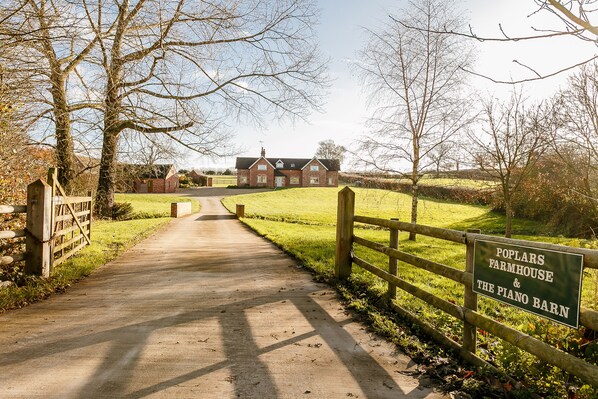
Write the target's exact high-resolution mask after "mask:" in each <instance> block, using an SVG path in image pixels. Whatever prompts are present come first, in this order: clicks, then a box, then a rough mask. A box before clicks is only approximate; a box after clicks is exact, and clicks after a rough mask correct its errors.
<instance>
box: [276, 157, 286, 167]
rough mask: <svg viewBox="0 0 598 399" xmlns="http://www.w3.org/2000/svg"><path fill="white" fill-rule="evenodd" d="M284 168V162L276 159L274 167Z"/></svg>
mask: <svg viewBox="0 0 598 399" xmlns="http://www.w3.org/2000/svg"><path fill="white" fill-rule="evenodd" d="M282 168H284V162H282V161H281V160H280V159H279V160H278V161H276V169H282Z"/></svg>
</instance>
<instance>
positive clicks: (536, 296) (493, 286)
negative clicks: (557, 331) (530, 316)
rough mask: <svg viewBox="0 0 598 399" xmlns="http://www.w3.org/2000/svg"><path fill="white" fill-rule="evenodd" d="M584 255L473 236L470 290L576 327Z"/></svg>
mask: <svg viewBox="0 0 598 399" xmlns="http://www.w3.org/2000/svg"><path fill="white" fill-rule="evenodd" d="M582 270H583V255H578V254H571V253H566V252H558V251H552V250H546V249H540V248H532V247H525V246H519V245H511V244H503V243H499V242H493V241H485V240H476V241H475V249H474V269H473V291H474V292H477V293H478V294H481V295H484V296H487V297H490V298H493V299H496V300H497V301H500V302H504V303H507V304H509V305H513V306H515V307H517V308H520V309H523V310H525V311H528V312H530V313H534V314H536V315H538V316H542V317H545V318H548V319H551V320H554V321H556V322H558V323H561V324H564V325H566V326H569V327H573V328H578V327H579V302H580V296H581V280H582Z"/></svg>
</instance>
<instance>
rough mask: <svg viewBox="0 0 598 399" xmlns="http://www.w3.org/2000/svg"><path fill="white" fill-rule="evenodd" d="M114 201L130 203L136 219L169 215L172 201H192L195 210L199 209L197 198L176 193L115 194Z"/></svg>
mask: <svg viewBox="0 0 598 399" xmlns="http://www.w3.org/2000/svg"><path fill="white" fill-rule="evenodd" d="M114 202H128V203H130V204H131V205H132V206H133V211H134V214H133V218H134V219H146V218H157V217H168V216H170V204H171V203H172V202H191V203H192V209H193V212H198V211H199V202H198V201H197V200H194V199H191V198H188V197H181V196H179V195H175V194H115V196H114Z"/></svg>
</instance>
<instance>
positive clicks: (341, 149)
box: [315, 140, 347, 165]
mask: <svg viewBox="0 0 598 399" xmlns="http://www.w3.org/2000/svg"><path fill="white" fill-rule="evenodd" d="M346 152H347V149H346V148H345V146H342V145H340V144H335V142H334V140H323V141H320V142H319V143H318V149H317V150H316V154H315V156H316V158H324V159H336V160H338V163H339V165H340V164H341V163H343V161H344V160H345V154H346Z"/></svg>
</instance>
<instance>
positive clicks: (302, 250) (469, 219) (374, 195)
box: [223, 188, 598, 397]
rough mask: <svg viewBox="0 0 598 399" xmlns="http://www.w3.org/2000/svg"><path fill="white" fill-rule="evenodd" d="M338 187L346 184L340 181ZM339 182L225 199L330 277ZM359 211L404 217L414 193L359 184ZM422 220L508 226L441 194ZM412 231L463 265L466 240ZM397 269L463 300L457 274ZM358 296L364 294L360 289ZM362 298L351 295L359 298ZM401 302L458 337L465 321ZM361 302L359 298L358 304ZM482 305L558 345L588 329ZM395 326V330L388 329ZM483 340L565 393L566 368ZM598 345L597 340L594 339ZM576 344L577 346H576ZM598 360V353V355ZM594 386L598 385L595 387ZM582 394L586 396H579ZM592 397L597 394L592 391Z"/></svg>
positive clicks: (365, 233) (591, 276) (500, 360)
mask: <svg viewBox="0 0 598 399" xmlns="http://www.w3.org/2000/svg"><path fill="white" fill-rule="evenodd" d="M339 189H340V188H339ZM339 189H337V188H317V189H314V188H305V189H301V188H299V189H288V190H279V191H274V192H268V193H258V194H247V195H240V196H236V197H229V198H225V199H224V200H223V203H224V205H225V206H226V207H227V208H228V209H229V210H231V211H234V207H235V204H237V203H242V204H244V205H245V215H246V217H245V219H244V220H243V221H244V223H246V224H248V225H249V226H250V227H251V228H253V229H254V230H256V231H257V232H258V233H259V234H261V235H264V236H265V237H267V238H268V239H270V240H271V241H273V242H274V243H276V244H277V245H278V246H280V247H281V248H282V249H284V250H285V251H286V252H288V253H290V254H292V255H293V256H295V257H296V258H297V259H298V260H300V261H301V262H302V263H304V264H305V265H306V266H308V267H309V268H311V269H312V270H314V271H315V272H316V273H317V274H319V275H321V276H324V277H325V278H332V277H333V271H334V257H335V231H336V230H335V223H336V201H337V192H338V190H339ZM354 191H355V193H356V214H359V215H364V216H374V217H381V218H391V217H398V218H399V219H400V220H407V221H408V220H409V219H408V216H409V212H410V207H411V198H410V196H408V195H405V194H400V193H395V192H388V191H383V190H377V189H363V188H355V189H354ZM418 221H419V223H421V224H426V225H432V226H436V227H443V228H451V229H457V230H466V229H469V228H479V229H481V230H482V232H483V233H490V234H501V232H502V231H503V230H504V227H503V223H504V217H503V216H502V215H499V214H497V213H494V212H491V211H490V209H489V208H488V207H483V206H471V205H461V204H452V203H446V202H441V201H434V200H429V199H424V200H421V201H420V208H419V218H418ZM514 230H515V231H516V232H517V233H518V234H519V236H518V238H524V239H536V240H537V239H542V240H543V241H549V242H553V243H559V244H564V245H574V246H593V245H595V243H594V242H589V241H583V240H576V239H567V238H563V237H549V236H542V237H538V235H542V234H548V233H549V232H548V231H546V230H545V226H544V225H542V224H539V223H535V222H532V221H528V220H521V219H516V220H515V221H514ZM355 234H356V235H358V236H361V237H363V238H366V239H369V240H372V241H377V242H381V243H384V244H388V231H385V230H379V229H371V228H368V229H365V228H362V227H360V226H356V229H355ZM407 237H408V236H407V234H406V233H401V235H400V246H401V249H402V250H404V251H406V252H410V253H413V254H416V255H418V256H421V257H424V258H426V259H430V260H433V261H436V262H439V263H443V264H446V265H449V266H453V267H456V268H459V269H462V270H463V269H464V267H465V247H464V246H463V245H461V244H455V243H450V242H446V241H441V240H437V239H432V238H428V237H424V236H421V235H420V236H419V237H418V240H417V241H416V242H412V241H409V240H408V239H407ZM355 253H356V255H357V256H359V257H362V258H364V259H366V260H368V261H370V262H372V263H374V264H376V265H378V266H379V267H382V268H387V264H388V258H386V257H385V256H384V255H381V254H379V253H377V252H373V251H371V250H368V249H365V248H362V247H360V246H356V248H355ZM353 271H354V274H353V275H352V278H351V284H352V285H353V286H360V287H363V286H365V285H367V286H368V287H369V288H368V289H367V290H368V291H369V292H370V294H371V296H372V297H374V298H379V297H382V296H383V294H384V292H385V291H386V287H387V285H386V283H385V282H383V281H382V280H381V279H378V278H377V277H375V276H373V275H371V274H369V273H368V272H365V271H363V270H361V269H360V268H359V267H357V266H355V265H354V266H353ZM399 276H400V277H401V278H403V279H405V280H407V281H409V282H410V283H412V284H414V285H417V286H419V287H420V288H423V289H425V290H426V291H428V292H430V293H432V294H434V295H436V296H439V297H441V298H443V299H445V300H448V301H451V302H455V303H458V304H459V303H463V287H462V286H461V285H459V284H457V283H454V282H452V281H451V280H448V279H445V278H443V277H440V276H437V275H434V274H432V273H429V272H426V271H423V270H421V269H418V268H416V267H414V266H411V265H408V264H403V263H401V264H400V265H399ZM354 295H355V297H356V298H361V297H362V296H363V295H362V294H359V293H354ZM597 298H598V276H597V275H596V273H595V271H592V272H591V273H587V275H586V276H585V279H584V290H583V299H582V305H583V306H585V307H590V308H594V309H596V308H598V306H597ZM361 300H362V299H358V300H356V301H353V302H354V303H357V302H359V301H361ZM397 302H398V303H400V304H401V305H402V306H404V307H406V308H408V309H409V310H410V311H411V312H412V313H414V314H417V315H418V316H419V317H421V318H423V319H424V320H426V321H428V322H429V323H431V324H433V325H434V326H435V327H436V328H437V329H438V330H440V331H442V332H443V333H444V334H445V335H446V336H448V337H451V338H453V339H455V340H457V341H460V339H461V338H460V337H461V335H462V323H461V322H460V321H458V320H456V319H453V318H452V317H450V316H448V315H446V314H444V313H442V312H441V311H438V310H436V309H434V308H432V307H431V306H429V305H427V304H426V303H424V302H423V301H421V300H419V299H416V298H414V297H412V296H411V295H409V294H406V293H403V292H402V291H400V290H399V294H398V296H397ZM358 306H361V305H358ZM479 309H480V312H481V313H483V314H486V315H488V316H490V317H492V318H494V319H496V320H498V321H500V322H503V323H505V324H507V325H510V326H512V327H514V328H518V329H520V330H522V331H524V332H525V333H527V334H530V335H534V336H536V337H538V338H541V339H544V340H545V341H548V342H550V343H551V344H553V345H560V346H561V347H563V346H566V345H573V344H572V343H574V342H578V341H579V340H580V339H581V337H580V335H581V334H582V333H583V330H579V331H578V330H572V329H569V328H566V327H561V326H559V325H556V324H554V323H551V322H546V321H544V320H541V319H540V318H538V317H536V316H533V315H531V314H528V313H526V312H523V311H519V310H516V309H514V308H512V307H510V306H508V305H504V304H501V303H498V302H495V301H492V300H488V299H486V298H482V297H480V300H479ZM389 334H392V333H391V332H389ZM479 342H480V345H481V346H482V347H484V348H488V349H484V351H483V352H482V353H481V354H480V355H482V356H484V357H486V358H487V359H488V360H491V361H493V362H494V363H495V364H497V365H498V366H499V367H501V368H503V369H504V370H508V371H509V373H510V374H511V375H515V376H516V377H518V378H522V379H531V383H532V384H533V383H534V382H533V381H534V380H538V381H541V383H542V384H543V385H542V387H541V388H538V389H542V390H544V391H546V392H550V391H551V390H552V391H553V392H554V394H555V395H556V396H553V397H561V396H562V394H563V390H562V389H563V386H564V382H563V379H562V378H563V376H562V374H561V373H558V372H555V371H553V370H552V369H551V368H550V367H547V366H544V367H541V366H537V367H536V366H534V365H535V364H536V363H537V361H536V360H535V358H534V357H533V356H531V355H528V354H526V353H524V352H521V351H519V350H518V349H516V348H514V347H512V346H510V345H508V344H504V343H502V341H500V340H497V339H494V338H492V337H489V336H486V335H480V336H479ZM596 349H597V350H598V345H597V347H596ZM572 351H573V352H575V351H574V350H572ZM597 352H598V351H597ZM594 361H596V362H598V356H596V358H595V359H594ZM592 394H593V393H592ZM581 397H583V396H581ZM587 397H592V396H587Z"/></svg>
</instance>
